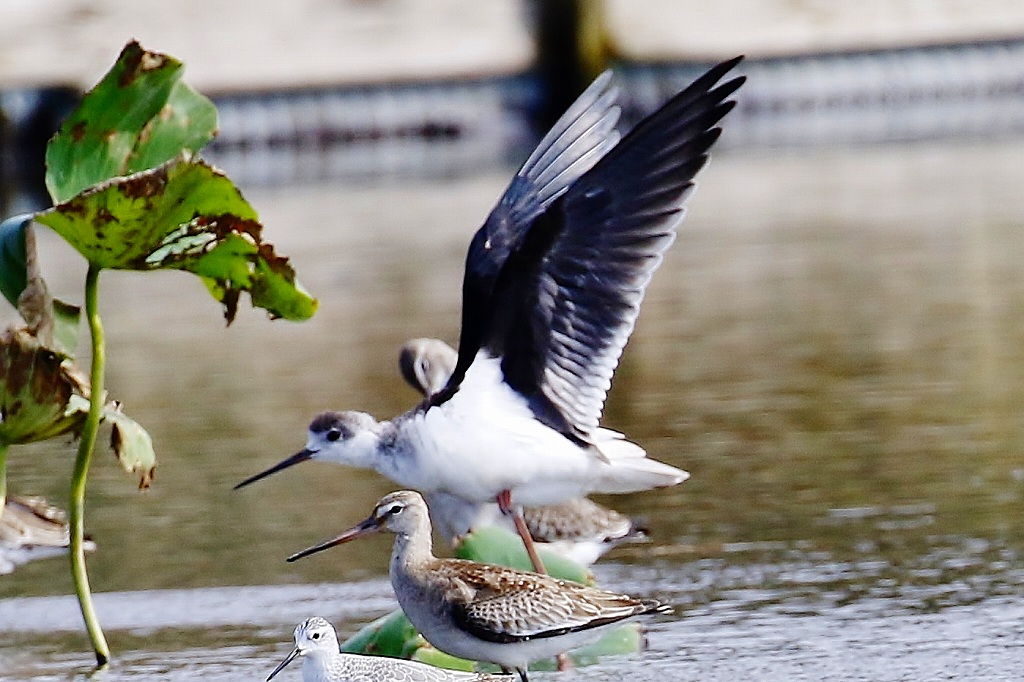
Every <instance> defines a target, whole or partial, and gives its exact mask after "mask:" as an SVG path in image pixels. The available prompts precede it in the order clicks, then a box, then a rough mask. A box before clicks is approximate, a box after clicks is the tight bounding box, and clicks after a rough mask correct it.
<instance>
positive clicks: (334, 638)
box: [267, 618, 511, 682]
mask: <svg viewBox="0 0 1024 682" xmlns="http://www.w3.org/2000/svg"><path fill="white" fill-rule="evenodd" d="M294 637H295V648H294V649H292V652H291V653H290V654H288V656H287V657H286V658H285V659H284V660H283V661H282V662H281V664H280V665H278V666H277V668H275V669H274V672H272V673H270V676H269V677H267V680H268V682H269V680H271V679H273V678H274V676H276V675H277V674H278V673H279V672H281V670H283V669H284V668H285V666H287V665H288V664H289V663H291V662H292V660H294V659H295V657H296V656H302V682H488V681H490V682H499V681H500V680H506V681H507V680H511V677H509V676H507V675H500V676H499V675H487V674H481V673H471V672H462V671H457V670H445V669H444V668H437V667H434V666H432V665H427V664H426V663H420V662H418V661H406V660H402V659H397V658H386V657H384V656H368V655H363V654H349V653H341V652H340V651H338V634H337V632H336V631H335V629H334V626H333V625H331V624H330V623H328V622H327V621H326V620H324V619H323V618H308V619H306V620H304V621H303V622H302V623H300V624H299V625H297V626H296V627H295V632H294Z"/></svg>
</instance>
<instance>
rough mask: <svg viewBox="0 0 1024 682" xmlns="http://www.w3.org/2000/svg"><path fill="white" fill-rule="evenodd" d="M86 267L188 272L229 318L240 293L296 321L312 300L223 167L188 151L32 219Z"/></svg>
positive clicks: (308, 310)
mask: <svg viewBox="0 0 1024 682" xmlns="http://www.w3.org/2000/svg"><path fill="white" fill-rule="evenodd" d="M36 221H37V222H40V223H42V224H44V225H48V226H49V227H51V228H53V230H54V231H56V232H57V233H58V234H60V235H61V236H62V237H63V238H64V239H65V240H67V242H68V243H69V244H71V245H72V246H73V247H74V248H75V249H77V250H78V251H79V253H81V254H82V255H83V256H85V258H86V259H87V260H88V261H89V262H90V263H92V264H93V265H95V266H98V267H101V268H111V269H117V270H156V269H161V268H173V269H179V270H187V271H189V272H193V273H195V274H197V275H199V276H201V277H203V278H204V280H205V281H206V283H207V286H208V288H209V289H210V292H211V293H212V294H213V296H214V297H215V298H216V299H217V300H218V301H220V302H221V303H222V304H223V305H224V308H225V317H226V318H227V320H228V322H229V323H230V322H231V320H233V319H234V316H235V313H236V311H237V305H238V297H239V295H240V293H241V292H243V291H247V292H249V293H250V297H251V299H252V302H253V305H255V306H257V307H260V308H263V309H265V310H266V311H267V312H268V313H270V315H271V316H273V317H283V318H285V319H290V320H304V319H307V318H309V317H311V316H312V315H313V313H314V312H316V307H317V301H316V299H314V298H313V297H311V296H310V295H309V294H308V293H307V292H306V291H305V290H304V289H303V288H302V287H301V286H299V285H298V283H297V282H296V281H295V271H294V270H293V269H292V267H291V265H290V264H289V263H288V259H287V258H285V257H283V256H278V255H277V254H275V253H274V248H273V246H272V245H271V244H269V243H267V242H264V241H262V230H263V226H262V225H261V224H260V223H259V221H258V219H257V214H256V211H255V210H254V209H253V208H252V206H250V205H249V203H248V202H247V201H246V200H245V198H244V197H243V196H242V194H241V192H239V190H238V188H237V187H235V185H234V183H232V182H231V180H230V179H228V178H227V177H226V176H225V175H224V174H223V173H222V172H220V171H219V170H217V169H215V168H213V167H211V166H209V165H207V164H206V163H204V162H202V161H198V160H193V159H192V158H191V156H190V155H189V154H188V153H185V154H183V155H182V156H180V157H178V158H176V159H173V160H171V161H169V162H167V163H165V164H163V165H162V166H160V167H158V168H154V169H151V170H147V171H143V172H140V173H135V174H134V175H130V176H128V177H123V178H114V179H113V180H110V181H108V182H105V183H102V184H101V185H98V186H96V187H94V188H91V189H89V190H87V191H85V192H82V193H81V194H79V195H77V196H75V197H73V198H72V199H70V200H69V201H66V202H64V203H62V204H59V205H58V206H55V207H53V208H52V209H49V210H47V211H45V212H43V213H40V214H39V215H37V216H36Z"/></svg>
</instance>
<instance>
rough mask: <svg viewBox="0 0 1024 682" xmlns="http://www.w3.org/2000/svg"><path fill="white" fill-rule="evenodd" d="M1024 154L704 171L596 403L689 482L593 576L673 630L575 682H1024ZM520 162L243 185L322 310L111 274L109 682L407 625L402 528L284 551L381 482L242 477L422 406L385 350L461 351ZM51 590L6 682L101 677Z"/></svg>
mask: <svg viewBox="0 0 1024 682" xmlns="http://www.w3.org/2000/svg"><path fill="white" fill-rule="evenodd" d="M1022 152H1024V144H1022V143H1021V141H1020V140H1003V141H998V142H996V141H994V142H990V143H975V144H962V145H956V144H949V143H946V144H941V145H940V144H921V145H914V146H904V147H874V148H859V149H841V150H818V151H809V150H805V151H802V152H799V153H786V152H782V151H776V152H771V153H768V152H763V151H762V152H759V153H755V152H749V153H744V152H740V151H732V152H729V153H726V154H720V155H718V156H717V157H716V158H715V160H714V163H712V164H711V166H710V167H709V168H708V169H707V170H706V172H705V173H703V174H702V176H701V178H700V189H699V191H698V192H697V194H696V195H695V197H694V199H693V201H692V203H691V211H690V215H689V216H688V218H687V221H686V223H685V224H684V228H683V230H682V232H681V234H680V238H679V240H678V241H677V242H676V244H675V245H674V246H673V248H672V250H671V251H670V253H669V256H668V257H667V258H666V261H665V263H664V265H663V266H662V268H661V269H660V270H659V272H658V273H657V275H656V276H655V279H654V282H653V284H652V286H651V289H650V291H649V294H648V297H647V300H646V302H645V304H644V310H643V313H642V314H641V317H640V320H639V323H638V326H637V330H636V333H635V334H634V336H633V339H632V341H631V343H630V345H629V346H628V347H627V350H626V353H625V355H624V357H623V362H622V366H621V367H620V369H619V371H618V373H617V374H616V381H615V385H614V388H613V390H612V393H611V396H610V400H609V404H608V409H607V411H606V417H605V423H606V424H607V425H608V426H611V427H613V428H616V429H619V430H622V431H625V432H626V433H628V434H629V435H630V437H631V438H633V439H634V440H636V441H638V442H639V443H641V444H643V445H644V446H645V447H646V448H647V449H648V451H649V452H650V454H651V455H652V456H654V457H657V458H659V459H662V460H665V461H668V462H670V463H672V464H676V465H679V466H682V467H684V468H686V469H688V470H689V471H690V472H691V473H692V475H693V476H692V479H691V480H690V481H688V482H686V483H685V484H684V485H682V486H679V487H678V488H676V489H672V490H665V491H658V492H653V493H649V494H644V495H632V496H622V497H616V498H604V499H603V500H602V501H604V502H606V503H609V504H612V505H613V506H615V507H616V508H618V509H620V510H623V511H627V512H629V513H631V514H636V515H642V516H644V517H646V518H647V519H648V521H649V524H650V526H651V529H652V536H653V540H652V542H650V543H648V544H643V545H632V546H626V547H622V548H620V549H618V550H615V551H614V552H613V553H612V554H610V555H609V556H608V557H607V558H606V559H605V560H604V561H603V562H602V563H601V564H599V565H598V567H597V575H598V578H599V580H600V582H601V584H602V585H605V586H607V587H610V588H614V589H621V590H625V591H630V592H634V593H638V594H644V595H651V596H656V597H659V598H664V599H668V600H670V601H672V602H673V603H674V604H676V605H677V613H676V615H675V616H672V617H658V618H656V619H653V620H652V621H651V622H650V623H649V626H650V629H649V643H650V651H648V652H647V653H646V654H644V655H643V656H640V657H622V658H610V659H607V660H605V661H602V662H601V663H600V664H599V665H597V666H592V667H587V668H584V669H581V670H580V671H579V673H578V674H577V676H576V677H577V678H578V679H586V680H590V679H593V680H604V679H619V678H621V677H623V676H628V677H629V679H636V680H648V679H650V680H653V679H666V678H668V679H686V678H698V677H699V678H706V679H723V680H728V679H736V678H738V677H740V676H746V677H747V678H750V679H764V680H769V679H771V680H774V679H807V680H821V679H843V680H848V679H865V680H903V679H914V680H924V679H953V678H955V679H1017V678H1018V677H1019V665H1020V663H1021V662H1022V661H1024V637H1022V635H1024V625H1022V624H1024V606H1022V605H1021V604H1022V601H1021V596H1022V593H1024V529H1022V527H1021V524H1020V519H1021V518H1022V512H1024V459H1022V458H1021V455H1020V453H1021V450H1022V447H1021V446H1022V444H1024V428H1022V426H1021V419H1020V407H1019V406H1020V405H1022V404H1024V381H1022V379H1024V344H1022V343H1021V338H1022V332H1024V268H1022V267H1021V263H1022V262H1024V229H1022V228H1024V193H1021V192H1020V178H1021V177H1024V153H1022ZM509 175H510V171H501V172H493V173H486V174H482V175H479V176H476V177H472V178H463V179H454V180H453V179H450V178H448V179H445V180H443V181H440V180H439V181H437V182H430V181H415V182H413V181H403V182H402V183H393V184H388V183H383V184H364V185H359V184H355V185H348V186H341V185H316V186H307V187H301V188H278V189H261V190H256V189H253V190H251V191H249V192H248V193H247V195H248V197H249V198H250V200H251V201H252V202H253V203H254V204H255V205H256V206H257V207H258V208H259V210H260V212H261V216H262V218H263V220H264V222H265V224H266V225H267V234H268V237H269V238H270V240H271V241H273V242H274V243H275V244H276V245H277V246H278V248H279V250H280V251H281V252H282V253H285V254H287V255H289V256H291V257H292V259H293V262H294V263H295V265H296V268H297V270H298V272H299V274H300V278H301V280H302V281H303V283H304V284H305V285H306V286H307V287H308V288H309V289H311V290H312V291H313V292H314V293H315V294H316V295H318V296H319V297H320V299H321V311H320V312H319V314H318V315H317V317H316V318H314V319H313V320H312V321H310V322H309V323H306V324H289V323H284V322H268V321H267V320H265V319H264V318H263V316H262V315H261V314H260V313H259V312H257V311H246V310H243V311H242V312H241V314H240V315H239V319H238V320H237V321H236V322H235V324H233V325H232V326H231V327H230V328H228V329H226V330H225V329H224V327H223V323H222V321H221V319H220V313H219V311H218V310H217V308H216V305H215V304H214V303H213V302H212V300H210V299H208V297H207V295H206V293H205V292H204V291H203V289H202V286H201V285H200V284H199V282H198V281H197V280H194V279H193V278H191V277H189V276H186V275H183V274H178V273H163V274H149V275H139V274H132V273H105V274H104V276H103V278H102V281H101V287H102V298H101V308H102V312H103V316H104V322H105V325H106V329H107V333H108V338H109V344H110V348H109V357H110V372H109V375H108V384H109V386H108V387H109V389H110V391H111V393H112V395H113V396H114V397H116V398H118V399H120V400H122V401H124V402H125V403H126V405H127V409H128V411H129V413H130V414H132V416H134V417H135V418H136V419H138V420H139V421H140V422H141V423H143V424H144V425H146V426H147V427H148V428H149V430H150V432H151V433H152V435H153V437H154V440H155V442H156V445H157V448H158V452H159V455H160V457H161V463H160V466H159V468H158V470H157V476H156V480H155V484H154V486H153V489H152V490H150V491H148V492H145V493H141V494H140V493H138V492H137V491H136V490H135V486H134V484H133V482H132V481H131V480H130V479H126V478H125V477H124V476H123V475H122V474H121V473H120V471H119V469H118V467H117V465H116V464H115V463H114V462H113V459H112V458H110V457H108V456H106V454H105V453H104V454H102V455H100V456H99V457H98V458H97V461H96V462H95V464H94V467H93V471H92V475H91V479H90V490H89V499H88V522H87V526H88V530H89V532H90V533H91V534H92V535H93V537H94V538H95V539H96V541H97V543H98V545H99V550H98V551H97V552H96V553H95V554H94V555H92V556H91V558H90V574H91V578H92V583H93V587H94V589H95V591H96V592H97V593H98V595H97V605H98V608H99V611H100V617H101V620H102V622H103V624H104V627H105V629H106V631H107V634H108V637H109V639H110V642H111V646H112V648H113V650H114V652H115V656H116V658H117V662H116V664H115V666H113V668H112V669H111V670H109V671H105V672H103V673H101V674H100V675H98V678H99V679H104V680H122V679H125V680H127V679H131V680H146V679H152V680H155V679H162V680H163V679H167V680H175V679H193V678H195V677H197V676H201V677H202V678H203V679H210V680H221V679H223V680H236V679H237V680H241V679H259V678H261V677H265V675H266V674H268V673H269V672H270V670H272V669H273V666H274V665H275V664H276V663H277V661H278V660H279V659H280V658H281V657H283V656H284V654H285V653H286V652H287V650H288V649H289V648H290V641H291V638H290V634H291V629H292V627H293V626H294V625H295V623H297V622H298V621H299V620H301V619H303V618H305V617H306V616H311V615H323V616H325V617H327V618H328V619H330V620H331V621H332V622H334V623H335V624H336V625H337V626H338V627H339V629H340V630H341V631H342V633H343V635H344V634H348V633H351V632H353V631H354V630H355V629H356V628H357V627H358V626H359V625H360V624H361V623H363V622H366V621H368V620H370V619H372V618H374V617H376V616H377V615H380V614H381V613H384V612H386V611H388V610H390V609H391V608H392V607H393V601H392V600H391V597H390V590H389V588H388V586H387V583H386V581H385V580H384V576H385V571H386V558H385V557H386V555H387V553H388V551H389V544H388V540H387V538H383V537H381V538H377V539H373V540H367V541H365V542H363V543H362V544H357V545H353V546H349V547H345V548H339V549H335V550H333V551H331V552H328V553H324V554H323V555H319V556H317V557H311V558H309V559H307V560H303V561H300V562H297V563H295V564H286V563H285V562H284V561H283V559H284V557H285V556H287V555H288V554H290V553H292V552H294V551H296V550H297V549H301V548H303V547H305V546H307V545H309V544H311V543H313V542H317V541H320V540H323V539H325V538H327V537H329V536H331V535H333V534H334V533H336V532H337V531H339V530H341V529H342V528H343V527H347V526H348V525H349V524H351V523H352V522H354V521H357V520H359V519H361V518H363V517H364V516H365V515H366V513H367V512H368V511H369V509H370V507H371V505H372V503H373V502H374V501H375V500H376V499H377V498H378V497H379V496H380V495H381V494H383V493H384V492H387V491H388V490H390V489H391V485H390V484H389V483H387V482H386V481H384V480H382V479H380V478H379V477H377V476H376V475H375V474H371V473H368V472H355V471H347V470H342V469H340V468H332V467H330V466H328V465H314V464H308V465H303V466H300V467H296V468H295V469H293V470H290V471H288V472H286V473H282V474H280V475H278V476H275V477H273V478H271V479H268V480H266V481H262V482H260V483H258V484H256V485H253V486H252V487H250V488H247V489H245V490H243V491H239V492H233V491H231V486H232V485H234V484H235V483H237V482H238V481H240V480H242V479H243V478H245V477H246V476H247V475H249V474H251V473H254V472H256V471H259V470H261V469H262V468H264V467H266V466H268V465H269V464H271V463H273V462H276V461H277V460H279V459H280V458H282V457H283V456H285V455H287V454H290V453H292V452H294V451H295V450H297V449H299V448H300V447H301V446H302V444H303V441H304V429H305V424H306V423H307V422H308V420H309V418H310V417H311V416H312V415H313V414H314V413H316V412H317V411H319V410H321V409H324V408H326V407H335V408H353V407H356V408H361V409H366V410H367V411H369V412H372V413H374V414H376V415H378V416H381V417H383V416H386V415H390V414H394V413H396V412H398V411H400V410H402V409H405V408H407V407H408V406H410V405H411V404H413V402H414V401H415V396H414V395H413V393H412V391H411V390H408V389H406V388H405V387H404V386H403V385H402V384H401V382H400V381H399V380H398V378H397V376H398V375H397V368H396V361H395V355H396V352H397V348H398V346H399V345H400V344H401V342H402V341H404V340H405V339H406V338H409V337H412V336H419V335H434V336H440V337H442V338H445V339H447V340H449V341H453V340H454V339H455V337H456V336H457V321H458V307H459V301H458V296H457V292H458V286H459V278H460V277H461V264H462V259H463V257H464V252H465V246H466V244H467V243H468V240H469V236H470V235H471V234H472V232H473V230H474V229H475V228H476V226H477V225H478V223H479V221H480V220H481V219H482V217H483V216H484V215H485V214H486V212H487V210H488V209H489V207H490V205H491V204H492V203H493V201H494V199H495V197H496V196H497V195H498V194H499V193H500V191H501V188H502V187H503V185H504V183H505V181H506V180H507V177H508V176H509ZM41 238H42V242H43V246H44V249H45V255H44V259H45V260H44V263H47V264H51V265H49V266H48V269H47V277H48V279H49V281H50V283H51V287H52V288H53V289H55V290H56V293H57V294H58V295H60V296H63V297H65V298H69V299H74V300H78V299H80V294H79V292H78V289H79V287H80V282H81V281H82V274H83V269H82V268H80V267H79V264H78V263H77V262H76V261H75V260H74V258H73V257H71V256H69V255H68V254H66V253H65V252H64V251H63V250H62V249H61V247H60V245H59V244H58V243H57V242H56V241H55V240H54V239H52V237H50V236H48V235H45V234H44V235H41ZM72 457H73V453H72V450H71V448H70V447H68V446H67V445H66V444H57V445H52V444H51V445H42V446H34V447H31V448H22V449H16V450H14V451H12V453H11V457H10V464H9V466H10V479H9V480H10V489H11V490H12V491H13V492H17V493H39V494H44V495H46V496H48V497H49V498H51V499H52V500H53V501H55V502H61V501H62V500H63V499H64V498H65V492H64V489H65V486H66V480H67V477H68V475H69V473H70V469H71V459H72ZM69 592H70V581H69V578H68V575H67V570H66V565H65V564H64V562H62V561H60V560H50V561H44V562H37V563H35V564H32V565H29V566H26V567H24V568H22V569H20V570H19V571H18V572H16V573H15V574H13V575H11V576H6V577H3V578H0V673H2V674H0V677H2V678H3V679H4V680H7V679H12V680H28V679H40V680H48V679H53V680H66V679H71V678H75V677H78V676H84V675H85V674H86V673H87V672H88V671H89V665H90V663H91V660H92V658H91V655H90V654H89V653H88V651H87V644H86V641H85V638H84V635H83V634H82V632H81V624H80V616H79V615H78V612H77V607H76V604H75V602H74V600H73V598H71V597H69V596H66V595H67V594H68V593H69ZM298 670H299V668H298V667H297V666H296V667H295V668H294V670H289V671H288V673H286V674H285V677H284V679H298V678H299V673H298ZM289 675H290V677H289ZM537 677H538V678H539V679H545V678H546V677H547V678H552V677H556V676H555V675H553V674H545V673H538V674H537Z"/></svg>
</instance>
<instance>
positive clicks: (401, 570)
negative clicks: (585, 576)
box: [288, 490, 668, 682]
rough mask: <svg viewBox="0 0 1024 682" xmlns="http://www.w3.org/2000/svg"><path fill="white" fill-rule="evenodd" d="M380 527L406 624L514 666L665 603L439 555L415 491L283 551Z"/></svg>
mask: <svg viewBox="0 0 1024 682" xmlns="http://www.w3.org/2000/svg"><path fill="white" fill-rule="evenodd" d="M384 528H387V529H388V530H390V531H391V532H393V533H394V534H395V543H394V546H393V548H392V550H391V563H390V567H389V573H390V576H391V586H392V587H393V588H394V590H395V596H396V597H397V598H398V603H399V604H400V605H401V607H402V610H403V611H404V612H405V615H406V616H407V617H408V618H409V622H411V623H412V624H413V626H415V628H416V629H417V630H418V631H419V632H420V634H421V635H423V636H424V637H425V638H426V640H427V641H428V642H430V643H431V644H433V645H434V646H435V647H436V648H438V649H440V650H441V651H444V652H446V653H449V654H451V655H452V656H458V657H460V658H467V659H469V660H473V661H486V662H489V663H495V664H497V665H500V666H501V667H502V668H503V669H504V670H506V671H513V670H514V671H515V672H517V673H518V674H519V677H520V679H521V681H522V682H528V678H527V667H528V666H529V664H530V663H531V662H532V661H536V660H538V659H541V658H549V657H551V656H554V655H556V654H559V653H561V652H563V651H566V650H568V649H573V648H576V647H578V646H580V645H582V644H586V643H588V642H590V641H593V640H595V639H597V638H598V637H599V636H600V634H601V633H600V629H601V628H602V627H605V626H608V625H612V624H614V623H619V622H622V621H624V620H626V619H629V618H633V617H636V616H641V615H644V614H648V613H663V612H666V611H667V610H668V607H667V606H666V605H665V604H662V603H661V602H658V601H656V600H653V599H635V598H633V597H629V596H626V595H622V594H616V593H614V592H608V591H605V590H601V589H598V588H596V587H588V586H586V585H580V584H579V583H574V582H568V581H562V580H557V579H555V578H552V577H551V576H548V575H540V574H538V573H528V572H526V571H517V570H515V569H511V568H505V567H503V566H491V565H488V564H480V563H476V562H474V561H465V560H462V559H438V558H437V557H435V556H434V554H433V550H432V547H431V540H430V517H429V516H428V514H427V504H426V502H424V501H423V498H422V497H421V496H420V494H419V493H416V492H414V491H411V490H400V491H398V492H394V493H390V494H388V495H385V496H384V497H383V498H381V500H380V501H379V502H378V503H377V505H376V506H375V507H374V510H373V513H372V514H371V515H370V516H369V518H367V519H366V520H365V521H363V522H362V523H360V524H358V525H356V526H354V527H352V528H351V529H349V530H347V531H345V532H343V533H341V534H340V535H338V536H336V537H334V538H333V539H331V540H328V541H327V542H324V543H321V544H319V545H316V546H314V547H310V548H309V549H306V550H303V551H301V552H298V553H297V554H293V555H292V556H290V557H288V561H296V560H298V559H301V558H302V557H304V556H308V555H310V554H314V553H316V552H319V551H321V550H324V549H327V548H329V547H334V546H335V545H339V544H341V543H344V542H349V541H351V540H354V539H356V538H358V537H361V536H363V535H367V534H370V533H375V532H377V531H380V530H381V529H384Z"/></svg>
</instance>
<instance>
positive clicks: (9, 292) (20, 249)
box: [0, 214, 32, 306]
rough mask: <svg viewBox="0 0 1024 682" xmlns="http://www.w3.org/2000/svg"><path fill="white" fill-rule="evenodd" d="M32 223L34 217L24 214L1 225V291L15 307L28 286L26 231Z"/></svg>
mask: <svg viewBox="0 0 1024 682" xmlns="http://www.w3.org/2000/svg"><path fill="white" fill-rule="evenodd" d="M31 222H32V215H31V214H24V215H17V216H14V217H11V218H8V219H7V220H5V221H3V222H2V223H0V291H2V292H3V295H4V298H6V299H7V300H8V301H9V302H10V304H11V305H13V306H17V305H18V297H19V296H21V292H22V291H24V290H25V286H26V285H27V284H28V271H27V269H26V262H25V258H26V255H25V230H26V229H27V228H28V226H29V223H31Z"/></svg>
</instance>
